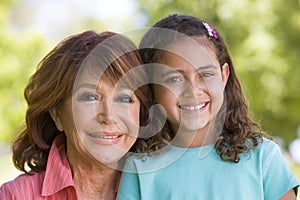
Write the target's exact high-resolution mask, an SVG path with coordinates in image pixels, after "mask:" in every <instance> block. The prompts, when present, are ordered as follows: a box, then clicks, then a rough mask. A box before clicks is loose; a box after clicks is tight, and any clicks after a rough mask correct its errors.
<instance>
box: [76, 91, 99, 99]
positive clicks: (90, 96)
mask: <svg viewBox="0 0 300 200" xmlns="http://www.w3.org/2000/svg"><path fill="white" fill-rule="evenodd" d="M99 99H100V97H99V96H98V95H97V94H94V93H90V92H86V93H83V94H81V95H79V97H78V100H79V101H98V100H99Z"/></svg>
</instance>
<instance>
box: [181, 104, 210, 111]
mask: <svg viewBox="0 0 300 200" xmlns="http://www.w3.org/2000/svg"><path fill="white" fill-rule="evenodd" d="M204 106H205V103H204V104H201V105H196V106H180V108H181V109H183V110H189V111H195V110H200V109H201V108H203V107H204Z"/></svg>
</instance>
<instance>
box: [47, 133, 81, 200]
mask: <svg viewBox="0 0 300 200" xmlns="http://www.w3.org/2000/svg"><path fill="white" fill-rule="evenodd" d="M65 147H66V145H65V136H64V135H63V134H60V135H58V136H57V137H56V138H55V139H54V141H53V143H52V146H51V149H50V153H49V156H48V162H47V166H46V172H45V178H44V181H43V187H42V196H50V195H53V194H55V193H57V192H58V191H60V190H63V189H64V188H67V187H70V186H71V187H74V189H75V185H74V181H73V178H72V173H71V169H70V164H69V161H68V159H67V156H66V149H65Z"/></svg>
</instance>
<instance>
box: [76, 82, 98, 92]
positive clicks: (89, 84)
mask: <svg viewBox="0 0 300 200" xmlns="http://www.w3.org/2000/svg"><path fill="white" fill-rule="evenodd" d="M81 88H88V89H93V90H97V88H98V86H97V85H95V84H91V83H81V84H79V85H78V86H77V87H76V88H75V90H74V91H75V92H77V91H78V90H79V89H81Z"/></svg>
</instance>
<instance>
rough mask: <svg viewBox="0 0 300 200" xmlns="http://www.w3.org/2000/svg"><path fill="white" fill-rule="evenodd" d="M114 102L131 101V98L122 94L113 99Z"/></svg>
mask: <svg viewBox="0 0 300 200" xmlns="http://www.w3.org/2000/svg"><path fill="white" fill-rule="evenodd" d="M115 101H116V102H120V103H133V99H132V98H131V97H130V96H129V95H122V96H119V97H117V98H116V99H115Z"/></svg>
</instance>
